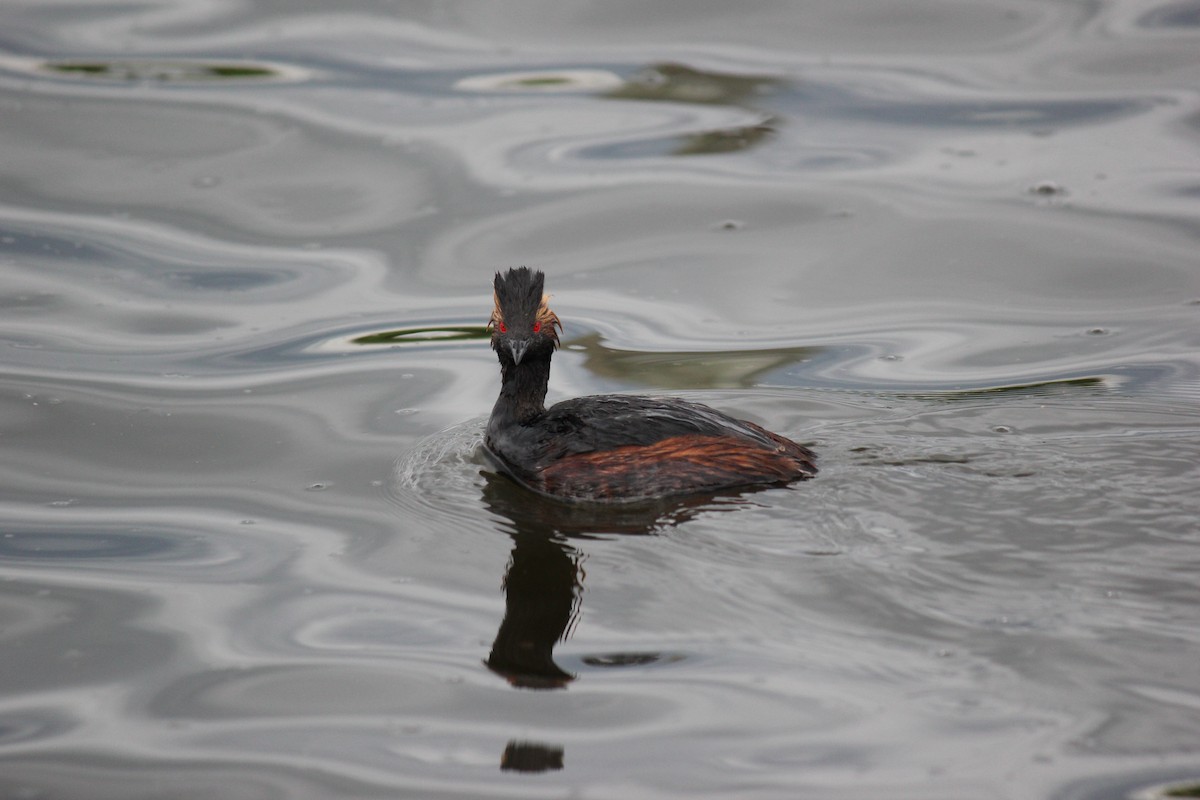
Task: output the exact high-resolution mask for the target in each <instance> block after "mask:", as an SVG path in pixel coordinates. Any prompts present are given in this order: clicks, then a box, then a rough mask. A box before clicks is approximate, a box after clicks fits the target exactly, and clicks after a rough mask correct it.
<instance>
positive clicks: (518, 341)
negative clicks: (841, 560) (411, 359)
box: [484, 267, 817, 501]
mask: <svg viewBox="0 0 1200 800" xmlns="http://www.w3.org/2000/svg"><path fill="white" fill-rule="evenodd" d="M544 283H545V277H544V276H543V274H542V273H541V272H535V271H532V270H530V269H528V268H526V267H519V268H517V269H510V270H508V271H507V272H506V273H504V274H501V273H496V279H495V284H494V287H495V294H494V301H495V304H494V308H493V310H492V318H491V321H490V323H489V327H490V329H491V332H492V348H493V349H494V350H495V351H496V355H497V357H498V358H499V360H500V374H501V388H500V396H499V398H497V400H496V405H495V406H494V407H493V409H492V415H491V418H490V419H489V420H488V425H487V433H486V436H485V439H484V444H485V446H486V447H487V449H488V451H489V452H490V454H491V455H492V457H493V458H494V459H496V460H497V461H498V462H500V464H501V465H502V466H503V468H504V469H505V471H506V472H508V473H509V474H510V475H512V476H513V477H514V478H515V479H516V480H518V481H519V482H521V483H523V484H525V485H526V486H528V487H529V488H531V489H534V490H535V491H539V492H542V493H545V494H549V495H553V496H556V497H562V498H567V499H573V500H594V501H631V500H643V499H649V498H659V497H664V496H670V495H681V494H693V493H698V492H711V491H718V490H722V489H733V488H738V487H745V486H752V485H756V484H785V483H790V482H792V481H795V480H801V479H804V478H810V477H812V476H813V475H815V474H816V472H817V468H816V465H815V463H814V461H815V457H814V455H813V453H812V452H811V451H810V450H809V449H808V448H806V447H804V446H802V445H800V444H797V443H796V442H793V441H791V440H790V439H787V438H785V437H783V436H780V435H778V434H775V433H771V432H770V431H768V430H766V429H764V428H762V427H760V426H758V425H755V424H754V423H752V422H746V421H744V420H739V419H736V418H734V417H731V416H729V415H728V414H723V413H721V412H720V411H717V410H716V409H713V408H710V407H708V406H706V405H702V404H700V403H692V402H688V401H685V400H680V399H677V398H670V397H641V396H635V395H594V396H590V397H578V398H574V399H572V400H564V401H563V402H561V403H557V404H555V405H554V406H551V407H550V408H548V409H547V408H546V407H545V398H546V390H547V386H548V383H549V379H550V359H551V356H552V355H553V353H554V350H555V349H556V348H557V347H558V329H559V328H560V327H561V325H560V323H559V319H558V316H557V315H556V314H555V313H554V312H553V311H551V310H550V308H549V306H548V305H547V300H548V298H547V297H546V296H545V295H544V294H543V286H544Z"/></svg>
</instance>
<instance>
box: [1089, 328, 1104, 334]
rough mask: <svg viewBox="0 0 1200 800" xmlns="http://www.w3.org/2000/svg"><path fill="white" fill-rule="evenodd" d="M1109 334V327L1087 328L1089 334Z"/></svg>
mask: <svg viewBox="0 0 1200 800" xmlns="http://www.w3.org/2000/svg"><path fill="white" fill-rule="evenodd" d="M1108 334H1109V330H1108V328H1088V330H1087V335H1088V336H1107V335H1108Z"/></svg>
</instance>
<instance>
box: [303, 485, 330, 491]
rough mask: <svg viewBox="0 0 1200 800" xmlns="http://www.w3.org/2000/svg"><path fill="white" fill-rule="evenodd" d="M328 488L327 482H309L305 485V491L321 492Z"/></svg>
mask: <svg viewBox="0 0 1200 800" xmlns="http://www.w3.org/2000/svg"><path fill="white" fill-rule="evenodd" d="M328 488H329V484H328V483H310V484H309V485H308V486H307V487H305V491H308V492H323V491H325V490H326V489H328Z"/></svg>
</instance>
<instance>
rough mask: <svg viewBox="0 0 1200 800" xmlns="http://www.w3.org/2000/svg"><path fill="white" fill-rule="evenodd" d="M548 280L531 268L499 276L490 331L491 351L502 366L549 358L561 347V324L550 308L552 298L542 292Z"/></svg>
mask: <svg viewBox="0 0 1200 800" xmlns="http://www.w3.org/2000/svg"><path fill="white" fill-rule="evenodd" d="M545 281H546V276H545V275H543V274H542V273H541V271H534V270H531V269H529V267H517V268H516V269H510V270H508V271H507V272H505V273H499V272H497V273H496V282H495V284H494V287H495V292H494V293H493V295H492V298H493V300H494V301H495V307H494V308H493V309H492V319H491V321H489V322H488V327H489V328H490V329H491V331H492V349H493V350H495V351H496V354H497V355H498V356H499V357H500V363H501V364H506V363H511V364H513V365H516V364H520V363H521V361H522V360H523V359H525V358H528V357H530V356H533V355H542V356H544V357H545V358H549V357H550V354H552V353H553V352H554V350H555V348H556V347H558V330H557V329H561V328H562V323H560V322H559V321H558V315H557V314H555V313H554V312H553V311H551V310H550V306H549V305H547V302H548V301H549V299H550V298H549V296H548V295H546V294H544V293H543V292H542V287H543V285H544V284H545Z"/></svg>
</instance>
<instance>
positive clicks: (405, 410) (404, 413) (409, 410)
mask: <svg viewBox="0 0 1200 800" xmlns="http://www.w3.org/2000/svg"><path fill="white" fill-rule="evenodd" d="M396 413H397V414H399V415H400V416H403V417H407V416H408V415H410V414H416V413H417V409H415V408H397V409H396Z"/></svg>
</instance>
